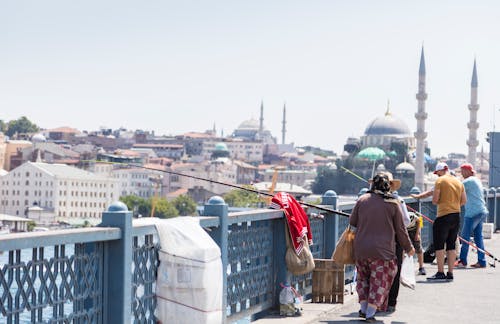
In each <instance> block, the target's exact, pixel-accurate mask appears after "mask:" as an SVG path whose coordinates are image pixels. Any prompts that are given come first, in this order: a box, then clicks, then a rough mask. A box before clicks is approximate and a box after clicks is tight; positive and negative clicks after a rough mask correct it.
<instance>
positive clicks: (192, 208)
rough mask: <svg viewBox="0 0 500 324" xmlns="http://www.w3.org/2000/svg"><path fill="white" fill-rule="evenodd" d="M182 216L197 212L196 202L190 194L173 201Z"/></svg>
mask: <svg viewBox="0 0 500 324" xmlns="http://www.w3.org/2000/svg"><path fill="white" fill-rule="evenodd" d="M172 204H173V205H174V207H175V209H177V211H178V212H179V215H180V216H188V215H195V214H196V202H195V201H194V200H193V199H191V198H190V197H189V196H186V195H181V196H179V197H177V198H175V199H174V200H173V201H172Z"/></svg>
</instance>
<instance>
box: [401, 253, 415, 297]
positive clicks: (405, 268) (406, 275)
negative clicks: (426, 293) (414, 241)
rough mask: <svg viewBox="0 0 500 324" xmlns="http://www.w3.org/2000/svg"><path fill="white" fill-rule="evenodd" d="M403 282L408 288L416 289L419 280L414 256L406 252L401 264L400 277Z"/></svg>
mask: <svg viewBox="0 0 500 324" xmlns="http://www.w3.org/2000/svg"><path fill="white" fill-rule="evenodd" d="M399 281H400V282H401V284H402V285H403V286H405V287H407V288H410V289H415V285H416V284H417V281H416V279H415V267H414V264H413V257H412V256H408V254H405V256H404V258H403V263H402V264H401V276H400V277H399Z"/></svg>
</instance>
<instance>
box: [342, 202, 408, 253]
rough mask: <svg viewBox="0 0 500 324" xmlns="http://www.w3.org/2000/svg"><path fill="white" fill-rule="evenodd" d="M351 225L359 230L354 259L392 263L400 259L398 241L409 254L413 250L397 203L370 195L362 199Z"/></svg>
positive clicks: (355, 209)
mask: <svg viewBox="0 0 500 324" xmlns="http://www.w3.org/2000/svg"><path fill="white" fill-rule="evenodd" d="M349 223H350V224H351V225H352V226H355V227H356V228H357V230H356V238H355V239H354V258H355V259H356V260H363V259H368V258H373V259H381V260H392V259H395V258H396V239H397V240H398V242H399V244H400V245H401V246H402V247H403V249H404V250H405V251H406V252H409V251H410V250H411V249H412V247H413V246H412V244H411V241H410V238H409V237H408V232H407V231H406V228H405V226H404V224H403V216H402V214H401V207H400V205H399V202H397V200H392V199H391V200H385V199H384V198H383V197H382V196H380V195H378V194H374V193H367V194H364V195H362V196H361V197H359V199H358V201H357V202H356V205H355V206H354V209H353V212H352V214H351V217H350V218H349Z"/></svg>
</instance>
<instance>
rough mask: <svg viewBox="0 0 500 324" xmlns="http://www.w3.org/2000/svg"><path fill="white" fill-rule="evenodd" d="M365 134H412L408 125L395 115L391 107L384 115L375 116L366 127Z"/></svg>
mask: <svg viewBox="0 0 500 324" xmlns="http://www.w3.org/2000/svg"><path fill="white" fill-rule="evenodd" d="M365 135H367V136H369V135H406V136H409V135H411V132H410V129H409V128H408V125H406V123H405V122H404V121H402V120H401V119H399V118H398V117H396V116H394V115H393V114H392V113H391V112H390V111H389V109H387V112H386V113H385V115H384V116H382V117H377V118H375V119H374V120H373V121H372V122H371V123H369V124H368V126H367V127H366V129H365Z"/></svg>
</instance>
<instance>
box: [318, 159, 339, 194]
mask: <svg viewBox="0 0 500 324" xmlns="http://www.w3.org/2000/svg"><path fill="white" fill-rule="evenodd" d="M336 175H337V170H334V169H331V168H329V167H325V166H320V167H318V172H317V174H316V179H314V182H313V184H312V191H313V192H314V193H315V194H323V193H325V192H326V191H327V190H331V189H333V186H334V183H335V178H336Z"/></svg>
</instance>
